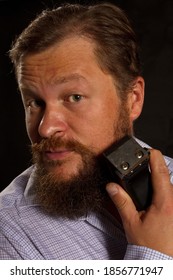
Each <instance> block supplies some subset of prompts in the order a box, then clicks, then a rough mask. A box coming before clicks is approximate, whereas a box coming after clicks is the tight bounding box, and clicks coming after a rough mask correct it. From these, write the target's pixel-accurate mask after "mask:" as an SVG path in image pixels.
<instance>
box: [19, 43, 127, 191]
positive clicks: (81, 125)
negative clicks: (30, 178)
mask: <svg viewBox="0 0 173 280" xmlns="http://www.w3.org/2000/svg"><path fill="white" fill-rule="evenodd" d="M18 82H19V87H20V90H21V93H22V99H23V103H24V107H25V114H26V127H27V132H28V135H29V137H30V140H31V142H32V144H33V153H34V159H35V161H36V163H37V164H38V167H39V166H41V170H42V171H40V172H41V173H40V174H39V176H42V177H43V176H44V174H45V175H46V176H47V177H48V178H49V177H53V181H54V182H58V181H59V182H61V185H63V184H64V183H66V182H67V183H68V185H69V182H70V181H71V180H74V178H78V177H79V173H80V174H83V173H85V172H84V168H85V169H86V167H87V166H88V165H90V164H91V163H92V162H94V159H95V158H96V157H97V156H98V155H99V154H101V153H102V152H103V150H104V149H106V148H107V147H108V146H109V145H110V144H111V143H112V142H114V141H117V140H118V139H119V138H121V137H122V136H123V135H124V134H126V133H130V132H131V127H132V124H131V121H130V115H129V110H128V101H127V104H125V105H124V104H123V105H122V104H121V100H120V98H119V96H118V93H117V90H116V86H115V81H114V80H113V78H112V76H111V75H110V74H107V73H105V72H103V71H102V70H101V68H100V67H99V65H98V62H97V59H96V57H95V54H94V44H92V43H91V42H90V41H89V40H86V39H84V38H76V37H74V38H69V39H66V40H64V41H63V42H61V43H60V44H58V45H55V46H54V47H52V48H50V49H48V50H46V51H44V52H42V53H40V54H35V55H30V56H27V57H26V58H24V59H23V61H22V62H21V65H20V67H19V73H18ZM43 139H44V140H43ZM42 140H43V141H42ZM38 144H39V145H38ZM93 165H94V166H95V165H98V164H95V163H93V164H91V166H92V169H93ZM96 169H97V168H96ZM91 173H92V172H91ZM86 174H87V177H88V176H89V174H90V171H88V170H87V173H86ZM86 174H85V176H83V178H85V180H86ZM75 180H76V179H75ZM77 180H78V179H77ZM81 181H82V180H81ZM75 182H76V181H75ZM42 183H43V180H42ZM49 184H50V183H48V185H49Z"/></svg>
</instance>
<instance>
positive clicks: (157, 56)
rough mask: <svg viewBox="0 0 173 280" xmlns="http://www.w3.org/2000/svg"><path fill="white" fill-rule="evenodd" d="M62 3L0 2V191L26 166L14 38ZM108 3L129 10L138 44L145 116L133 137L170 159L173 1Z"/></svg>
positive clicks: (39, 0) (172, 143)
mask: <svg viewBox="0 0 173 280" xmlns="http://www.w3.org/2000/svg"><path fill="white" fill-rule="evenodd" d="M63 2H65V1H56V0H47V1H46V0H35V1H31V0H28V1H24V0H23V1H19V0H11V1H10V0H9V1H8V0H7V1H0V102H1V103H0V120H1V122H0V133H1V136H0V147H1V149H0V159H1V167H0V170H1V172H0V190H1V189H3V188H5V187H6V186H7V184H9V183H10V181H11V180H12V179H13V178H14V177H15V176H16V175H18V174H19V173H20V172H21V171H23V170H24V169H25V168H26V167H28V166H29V165H30V153H29V147H28V146H29V140H28V137H27V134H26V130H25V122H24V111H23V106H22V102H21V98H20V94H19V92H18V91H17V84H16V82H15V78H14V73H13V71H12V65H11V63H10V61H9V58H8V50H9V49H10V46H11V42H12V41H13V40H14V38H15V36H16V35H18V34H19V33H20V32H21V31H22V30H23V28H25V27H26V26H27V25H28V24H29V22H30V21H31V20H32V19H33V18H35V16H36V15H37V14H38V13H39V12H41V10H42V9H44V8H47V7H55V6H56V5H57V4H59V3H63ZM66 2H70V3H75V2H80V3H94V1H66ZM95 2H96V1H95ZM97 2H98V1H97ZM99 2H102V1H99ZM107 2H112V3H115V4H117V5H119V6H120V7H121V8H123V9H124V10H125V11H127V13H128V15H129V17H130V18H131V21H132V23H133V26H134V28H135V30H136V33H137V35H138V38H139V42H140V45H141V59H142V63H143V76H144V78H145V82H146V90H145V92H146V97H145V103H144V109H143V113H142V115H141V117H140V118H139V119H138V120H137V121H136V123H135V135H136V136H137V137H139V138H141V139H142V140H144V141H145V142H147V143H148V144H149V145H151V146H153V147H155V148H158V149H160V150H161V151H162V152H163V153H164V154H166V155H168V156H171V157H173V108H172V107H173V1H170V0H150V1H147V0H122V1H121V0H119V1H118V0H117V1H116V0H115V1H107Z"/></svg>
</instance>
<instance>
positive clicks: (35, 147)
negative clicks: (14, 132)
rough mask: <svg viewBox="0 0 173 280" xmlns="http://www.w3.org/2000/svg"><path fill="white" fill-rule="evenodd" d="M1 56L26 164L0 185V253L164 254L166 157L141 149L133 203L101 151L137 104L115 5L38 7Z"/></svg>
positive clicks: (131, 49)
mask: <svg viewBox="0 0 173 280" xmlns="http://www.w3.org/2000/svg"><path fill="white" fill-rule="evenodd" d="M10 57H11V59H12V61H13V63H14V66H15V71H16V77H17V81H18V85H19V89H20V92H21V96H22V100H23V104H24V108H25V115H26V127H27V132H28V136H29V138H30V140H31V143H32V154H33V162H34V165H33V166H32V167H30V168H29V169H28V170H26V171H25V172H24V173H23V174H21V175H19V176H18V177H17V178H16V179H15V180H14V181H13V182H12V183H11V184H10V186H9V187H7V188H6V189H5V190H4V191H3V192H2V194H1V197H0V199H1V200H0V201H1V202H0V205H1V206H0V207H1V210H0V256H1V259H172V258H173V188H172V185H171V182H170V177H171V178H172V175H171V172H172V168H173V162H172V160H171V159H166V163H165V160H164V158H163V157H162V155H161V153H160V152H159V151H156V150H152V151H151V159H150V168H151V176H152V185H153V192H154V193H153V199H152V203H151V206H150V207H149V208H148V209H146V211H140V212H138V211H137V210H136V208H135V205H134V203H133V202H132V200H131V198H130V197H129V195H128V194H127V193H126V192H125V191H124V190H123V189H122V188H121V187H120V186H119V185H117V184H115V183H111V182H109V180H108V177H107V172H105V169H104V164H103V162H102V160H101V155H102V153H103V152H104V151H105V149H107V148H108V147H109V146H110V145H111V144H112V143H114V142H118V141H119V140H120V139H121V138H122V137H123V136H125V135H133V121H134V120H135V119H137V118H138V116H139V115H140V113H141V110H142V106H143V99H144V81H143V78H142V77H141V76H140V62H139V58H138V47H137V43H136V39H135V35H134V32H133V30H132V28H131V26H130V24H129V21H128V19H127V18H126V16H125V14H124V13H123V12H122V11H121V10H120V9H119V8H118V7H116V6H113V5H111V4H98V5H95V6H90V7H85V6H81V5H65V6H62V7H60V8H57V9H54V10H50V11H49V10H47V11H44V12H43V13H42V14H41V15H40V16H38V17H37V19H36V20H35V21H33V22H32V23H31V24H30V26H29V27H28V28H26V30H24V32H23V33H22V34H21V35H20V36H19V38H18V39H17V41H16V42H15V44H14V45H13V47H12V49H11V51H10ZM166 164H167V165H168V167H169V170H168V168H167V166H166ZM169 173H170V175H169ZM105 190H107V191H105ZM117 210H118V211H117Z"/></svg>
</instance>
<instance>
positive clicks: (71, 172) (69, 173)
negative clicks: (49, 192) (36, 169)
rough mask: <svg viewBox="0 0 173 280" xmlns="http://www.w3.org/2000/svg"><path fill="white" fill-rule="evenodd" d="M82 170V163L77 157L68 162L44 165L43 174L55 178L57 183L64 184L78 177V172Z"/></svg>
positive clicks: (54, 162) (53, 162)
mask: <svg viewBox="0 0 173 280" xmlns="http://www.w3.org/2000/svg"><path fill="white" fill-rule="evenodd" d="M82 168H83V166H82V161H81V158H79V156H78V157H73V158H72V159H68V160H61V161H52V162H51V163H50V162H49V163H48V164H44V173H45V174H47V175H48V174H50V175H51V176H52V177H54V178H57V180H58V181H61V182H63V181H64V182H66V181H70V180H71V178H73V177H75V176H78V173H79V170H80V169H82Z"/></svg>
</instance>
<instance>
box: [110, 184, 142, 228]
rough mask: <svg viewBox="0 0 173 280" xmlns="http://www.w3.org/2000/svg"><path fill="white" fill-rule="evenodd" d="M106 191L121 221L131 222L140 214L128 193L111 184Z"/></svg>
mask: <svg viewBox="0 0 173 280" xmlns="http://www.w3.org/2000/svg"><path fill="white" fill-rule="evenodd" d="M106 190H107V192H108V194H109V196H110V198H111V199H112V201H113V203H114V204H115V206H116V208H117V210H118V212H119V214H120V216H121V219H122V221H123V223H124V222H129V221H130V220H131V219H132V217H134V216H136V214H137V213H138V212H137V210H136V207H135V205H134V203H133V201H132V199H131V197H130V196H129V195H128V193H127V192H126V191H125V190H124V189H123V188H122V187H120V186H119V185H118V184H116V183H109V184H107V186H106Z"/></svg>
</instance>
